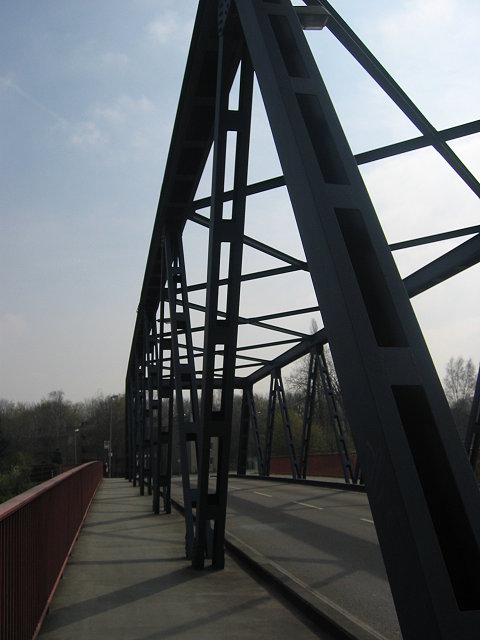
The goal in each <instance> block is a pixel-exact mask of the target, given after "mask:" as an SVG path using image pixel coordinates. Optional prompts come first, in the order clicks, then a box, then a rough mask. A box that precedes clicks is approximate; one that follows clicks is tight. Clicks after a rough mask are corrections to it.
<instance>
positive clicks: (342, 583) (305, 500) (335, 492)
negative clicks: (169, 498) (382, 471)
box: [227, 478, 402, 640]
mask: <svg viewBox="0 0 480 640" xmlns="http://www.w3.org/2000/svg"><path fill="white" fill-rule="evenodd" d="M228 533H230V534H233V536H234V537H235V538H237V539H238V540H240V541H241V542H242V543H243V545H245V547H246V548H247V550H248V549H251V551H252V555H254V553H258V554H261V555H262V556H264V557H265V558H267V559H268V560H269V561H270V562H271V563H273V564H274V565H275V566H276V567H277V568H278V570H279V571H280V572H281V573H284V574H285V575H286V576H288V577H289V578H291V579H293V580H295V581H296V582H297V583H298V584H300V585H306V586H307V588H309V589H310V590H313V591H314V592H315V594H318V597H319V599H321V600H322V601H323V602H327V603H329V604H331V605H332V606H333V607H334V608H336V609H337V610H338V611H341V612H343V613H344V614H345V615H346V616H347V617H350V618H351V620H353V621H354V622H355V623H356V624H358V625H359V626H360V627H362V628H364V629H365V630H366V631H369V632H370V634H371V637H372V638H378V639H381V638H384V639H388V640H396V639H401V637H402V636H401V633H400V629H399V626H398V620H397V616H396V613H395V609H394V605H393V600H392V595H391V591H390V587H389V584H388V581H387V577H386V573H385V567H384V564H383V560H382V557H381V553H380V548H379V544H378V539H377V535H376V532H375V527H374V524H373V520H372V516H371V513H370V508H369V506H368V500H367V496H366V494H364V493H356V492H351V491H344V490H341V489H330V488H323V487H319V486H307V485H298V484H290V483H279V482H276V481H273V482H272V481H270V482H269V481H257V480H244V479H240V478H231V479H230V480H229V499H228V515H227V535H228Z"/></svg>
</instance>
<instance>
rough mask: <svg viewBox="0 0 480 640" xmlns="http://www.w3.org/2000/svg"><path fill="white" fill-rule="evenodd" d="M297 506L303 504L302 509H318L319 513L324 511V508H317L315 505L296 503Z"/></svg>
mask: <svg viewBox="0 0 480 640" xmlns="http://www.w3.org/2000/svg"><path fill="white" fill-rule="evenodd" d="M295 504H301V505H302V507H310V509H318V510H319V511H323V507H316V506H315V505H314V504H307V503H306V502H295Z"/></svg>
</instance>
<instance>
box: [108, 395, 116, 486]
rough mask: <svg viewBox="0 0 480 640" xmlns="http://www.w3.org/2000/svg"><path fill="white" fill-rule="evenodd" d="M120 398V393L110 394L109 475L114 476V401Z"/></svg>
mask: <svg viewBox="0 0 480 640" xmlns="http://www.w3.org/2000/svg"><path fill="white" fill-rule="evenodd" d="M117 398H118V394H115V395H113V396H110V432H109V440H108V477H109V478H111V477H112V457H113V452H112V401H113V400H116V399H117Z"/></svg>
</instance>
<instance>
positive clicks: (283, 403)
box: [275, 369, 300, 480]
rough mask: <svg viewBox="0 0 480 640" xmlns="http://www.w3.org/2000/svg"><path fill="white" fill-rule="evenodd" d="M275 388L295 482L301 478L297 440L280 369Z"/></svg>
mask: <svg viewBox="0 0 480 640" xmlns="http://www.w3.org/2000/svg"><path fill="white" fill-rule="evenodd" d="M275 377H276V381H275V388H276V393H277V395H278V406H279V407H280V415H281V416H282V425H283V434H284V436H285V444H286V446H287V452H288V459H289V461H290V468H291V470H292V478H293V479H294V480H296V479H298V478H299V477H300V472H299V468H298V460H297V450H296V447H295V440H294V438H293V433H292V426H291V424H290V416H289V415H288V405H287V397H286V395H285V389H284V386H283V380H282V372H281V371H280V369H278V371H277V373H276V376H275Z"/></svg>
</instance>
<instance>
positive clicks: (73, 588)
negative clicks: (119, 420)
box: [39, 479, 332, 640]
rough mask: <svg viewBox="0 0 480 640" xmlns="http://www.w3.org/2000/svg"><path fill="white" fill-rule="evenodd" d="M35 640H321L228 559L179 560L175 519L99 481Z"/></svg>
mask: <svg viewBox="0 0 480 640" xmlns="http://www.w3.org/2000/svg"><path fill="white" fill-rule="evenodd" d="M39 637H40V638H41V640H77V639H80V638H82V639H84V640H97V639H100V638H101V639H102V640H105V639H110V638H112V639H115V640H156V639H164V638H194V639H195V640H202V639H205V640H207V639H208V640H215V639H216V638H222V639H223V638H225V639H227V638H228V640H234V639H236V638H239V639H247V638H248V639H250V640H251V639H252V638H269V639H271V638H295V640H304V639H305V640H307V639H313V638H319V637H320V638H323V639H324V640H331V638H332V636H330V635H319V632H318V629H317V630H315V629H313V628H312V627H311V626H310V625H309V623H308V622H307V621H306V619H303V618H302V617H300V616H299V615H298V614H296V613H295V612H294V611H293V610H292V609H291V608H290V607H289V606H288V604H287V603H286V602H284V601H281V600H278V599H277V598H276V597H275V596H274V595H273V594H272V593H271V592H270V591H269V589H268V587H266V586H265V585H263V584H260V583H259V582H258V581H256V580H255V579H254V578H253V577H252V576H251V575H250V574H248V573H247V572H245V571H244V570H243V569H242V568H241V567H240V566H239V565H238V564H237V563H236V561H235V560H234V559H233V558H231V557H229V556H227V558H226V568H225V570H224V571H212V570H205V571H201V572H199V571H195V570H194V569H192V568H191V566H190V563H189V562H188V561H187V560H185V554H184V521H183V518H182V516H181V515H179V514H178V513H177V512H175V511H172V513H171V514H169V515H161V516H155V515H153V513H152V511H151V497H149V496H144V497H141V496H139V495H138V488H137V489H135V488H133V487H132V485H131V484H130V483H129V482H127V481H126V480H123V479H104V480H103V482H102V484H101V486H100V488H99V490H98V492H97V495H96V497H95V499H94V502H93V504H92V506H91V508H90V512H89V514H88V516H87V519H86V520H85V523H84V526H83V528H82V530H81V533H80V536H79V538H78V540H77V543H76V545H75V547H74V550H73V553H72V555H71V558H70V560H69V562H68V564H67V567H66V569H65V573H64V577H63V579H62V580H61V582H60V585H59V587H58V589H57V592H56V594H55V596H54V598H53V602H52V606H51V609H50V613H49V615H48V616H47V618H46V620H45V622H44V625H43V628H42V631H41V633H40V636H39Z"/></svg>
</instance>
